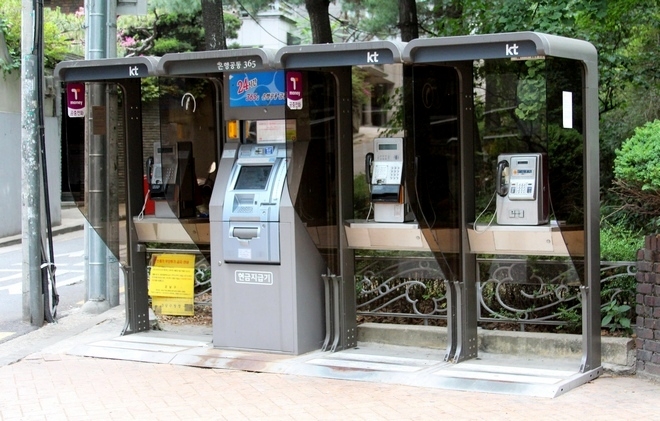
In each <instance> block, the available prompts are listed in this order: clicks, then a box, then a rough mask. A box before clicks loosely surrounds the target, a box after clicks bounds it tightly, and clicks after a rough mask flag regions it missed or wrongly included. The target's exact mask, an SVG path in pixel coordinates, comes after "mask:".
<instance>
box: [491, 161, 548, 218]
mask: <svg viewBox="0 0 660 421" xmlns="http://www.w3.org/2000/svg"><path fill="white" fill-rule="evenodd" d="M497 161H498V162H497V177H496V180H495V182H496V192H497V199H496V208H497V211H496V212H497V223H498V224H500V225H543V224H547V223H548V222H549V211H548V208H549V206H548V202H549V192H548V163H547V156H546V155H545V154H542V153H526V154H503V155H500V156H499V157H498V159H497Z"/></svg>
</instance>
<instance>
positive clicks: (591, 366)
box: [403, 32, 602, 388]
mask: <svg viewBox="0 0 660 421" xmlns="http://www.w3.org/2000/svg"><path fill="white" fill-rule="evenodd" d="M403 57H404V63H405V66H404V77H405V78H406V85H405V86H406V87H407V88H408V89H407V90H406V92H405V104H406V109H405V118H404V121H405V123H406V132H407V136H408V138H409V139H411V140H412V141H411V142H408V143H407V144H406V147H405V155H404V156H405V161H404V166H406V167H407V168H408V171H406V181H407V186H408V188H409V189H411V190H413V192H412V193H411V194H409V195H408V197H409V198H410V201H411V205H412V208H413V210H414V213H415V215H416V216H417V220H418V221H419V224H420V228H421V230H422V232H423V234H424V238H425V240H426V241H427V243H428V244H429V246H430V248H431V250H432V251H433V253H434V255H435V257H436V260H437V261H438V263H439V264H440V265H441V267H442V268H443V271H444V272H445V274H446V275H447V282H446V284H447V291H448V292H447V295H448V308H449V310H448V336H449V344H448V347H447V351H446V356H445V360H447V361H452V362H460V361H464V360H468V359H471V358H475V357H477V355H478V347H477V317H478V314H477V313H478V303H477V299H476V297H477V294H476V292H477V288H482V287H483V285H484V284H485V280H486V279H492V277H497V275H493V274H501V273H507V274H508V275H506V278H507V280H508V281H509V282H511V284H513V286H510V287H509V288H510V290H512V291H517V292H516V294H520V295H523V294H534V293H535V292H534V291H539V288H540V287H539V285H535V284H534V282H536V281H534V279H538V278H537V277H535V276H533V275H534V274H543V273H549V272H550V271H551V269H550V268H551V267H555V265H557V264H561V265H563V267H564V268H565V269H563V270H565V272H564V274H565V276H560V277H557V278H555V279H556V282H558V283H559V284H560V285H557V287H558V288H559V289H562V288H564V287H566V286H568V285H572V286H574V287H575V286H579V290H580V294H581V302H582V320H583V326H582V339H583V356H582V361H581V362H580V365H579V372H578V373H576V374H575V375H574V376H573V377H572V378H571V380H570V381H568V382H566V385H565V386H564V387H568V388H571V387H574V386H575V385H578V384H581V383H584V382H586V381H589V380H591V379H593V378H595V377H597V376H598V375H600V374H601V373H602V367H601V349H600V277H599V231H598V230H599V226H598V208H599V196H598V190H599V185H598V180H599V170H598V165H599V161H598V150H599V146H598V97H597V89H598V85H597V55H596V50H595V48H594V47H593V46H592V45H591V44H589V43H587V42H584V41H579V40H574V39H568V38H563V37H558V36H553V35H545V34H539V33H533V32H522V33H510V34H506V33H505V34H493V35H474V36H461V37H448V38H437V39H417V40H414V41H411V42H410V43H408V44H407V46H406V47H405V49H404V52H403ZM446 232H453V233H455V234H456V235H449V236H448V235H443V233H446ZM447 239H449V240H448V241H447ZM514 262H515V263H514ZM514 266H515V268H517V269H516V270H517V271H516V270H514V269H513V267H514ZM501 276H504V275H501ZM489 277H490V278H489ZM499 285H501V284H498V287H499ZM482 293H483V291H482ZM482 295H483V294H482Z"/></svg>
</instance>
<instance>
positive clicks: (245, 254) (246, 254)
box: [238, 249, 252, 259]
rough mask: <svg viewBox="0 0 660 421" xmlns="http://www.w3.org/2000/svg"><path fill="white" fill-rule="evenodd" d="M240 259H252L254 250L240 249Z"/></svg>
mask: <svg viewBox="0 0 660 421" xmlns="http://www.w3.org/2000/svg"><path fill="white" fill-rule="evenodd" d="M238 258H239V259H252V249H238Z"/></svg>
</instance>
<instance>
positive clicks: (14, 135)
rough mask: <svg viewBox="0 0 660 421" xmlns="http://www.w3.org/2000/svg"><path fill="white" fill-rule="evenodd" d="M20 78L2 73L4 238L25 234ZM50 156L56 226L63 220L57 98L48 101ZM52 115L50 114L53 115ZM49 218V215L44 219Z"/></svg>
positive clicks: (0, 224) (0, 219) (0, 226)
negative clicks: (55, 105)
mask: <svg viewBox="0 0 660 421" xmlns="http://www.w3.org/2000/svg"><path fill="white" fill-rule="evenodd" d="M20 109H21V100H20V77H16V76H14V75H8V76H7V77H6V78H3V77H1V76H0V151H2V152H1V153H0V237H6V236H9V235H16V234H20V233H21V220H22V219H21V218H22V217H21V212H22V195H21V188H22V180H21V174H22V173H21V114H20ZM45 109H46V112H45V113H46V116H47V117H46V119H45V129H46V157H47V160H48V162H47V163H48V186H49V187H48V188H49V191H50V202H51V218H52V222H53V225H54V226H55V225H59V224H60V223H61V219H62V217H61V209H60V208H61V198H60V197H61V153H60V151H61V147H60V137H59V132H60V130H59V123H58V120H57V118H56V117H53V116H52V115H53V111H52V110H53V109H54V107H53V99H52V98H51V99H47V100H46V106H45ZM49 115H50V116H49ZM44 219H45V218H44Z"/></svg>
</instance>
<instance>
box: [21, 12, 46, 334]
mask: <svg viewBox="0 0 660 421" xmlns="http://www.w3.org/2000/svg"><path fill="white" fill-rule="evenodd" d="M36 29H37V28H35V10H34V5H33V2H32V0H23V1H22V27H21V40H22V41H21V51H22V52H23V59H22V65H21V85H22V95H23V97H22V98H23V100H22V104H21V108H22V113H21V115H22V117H21V150H22V151H21V153H22V157H21V167H22V170H21V172H22V186H21V188H22V192H23V202H22V230H23V235H22V244H23V319H24V320H25V321H30V323H31V324H32V325H33V326H42V325H43V323H44V304H43V295H42V287H41V197H40V196H41V191H40V184H39V183H40V181H39V180H40V177H39V176H40V172H39V171H40V170H39V131H38V122H37V117H38V114H37V111H38V110H37V106H38V101H37V95H38V92H37V79H36V77H37V74H38V72H37V56H36V52H35V51H34V34H35V30H36Z"/></svg>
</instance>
